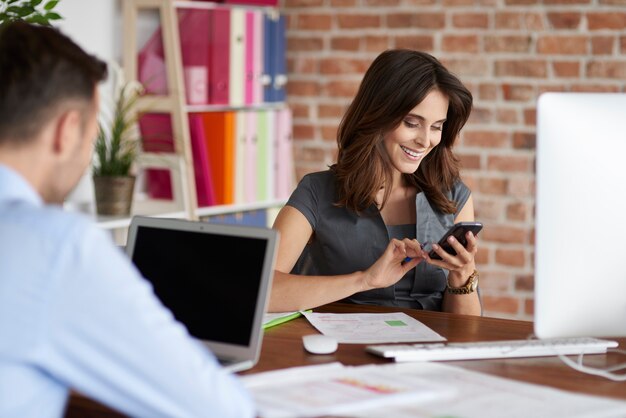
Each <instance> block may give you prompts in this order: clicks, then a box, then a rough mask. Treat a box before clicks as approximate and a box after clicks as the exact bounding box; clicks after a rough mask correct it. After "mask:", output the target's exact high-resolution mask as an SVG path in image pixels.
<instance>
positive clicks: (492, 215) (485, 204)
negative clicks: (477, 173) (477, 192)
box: [463, 176, 504, 235]
mask: <svg viewBox="0 0 626 418" xmlns="http://www.w3.org/2000/svg"><path fill="white" fill-rule="evenodd" d="M463 178H464V179H465V176H464V177H463ZM467 186H468V187H470V185H469V184H467ZM476 187H477V186H472V187H470V189H472V190H474V189H476ZM474 201H475V202H476V203H475V207H474V211H475V215H476V219H482V220H491V221H494V222H496V221H499V220H500V218H501V217H502V211H503V210H504V207H503V204H502V199H500V198H495V199H475V200H474ZM481 235H482V232H481Z"/></svg>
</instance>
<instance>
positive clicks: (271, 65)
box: [262, 13, 276, 102]
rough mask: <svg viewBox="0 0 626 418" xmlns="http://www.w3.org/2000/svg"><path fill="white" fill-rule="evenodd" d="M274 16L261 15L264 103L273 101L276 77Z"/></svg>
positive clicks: (270, 14) (271, 14)
mask: <svg viewBox="0 0 626 418" xmlns="http://www.w3.org/2000/svg"><path fill="white" fill-rule="evenodd" d="M275 19H276V15H275V14H274V13H265V14H264V15H263V77H262V84H263V100H264V101H266V102H273V101H274V89H273V88H272V83H273V80H274V76H275V75H276V68H275V65H276V61H275V60H274V59H273V58H272V57H273V56H274V42H275V41H274V38H275V37H276V36H275V33H276V24H275Z"/></svg>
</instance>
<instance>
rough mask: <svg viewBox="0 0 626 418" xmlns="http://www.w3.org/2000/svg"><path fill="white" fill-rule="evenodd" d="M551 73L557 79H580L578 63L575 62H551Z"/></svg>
mask: <svg viewBox="0 0 626 418" xmlns="http://www.w3.org/2000/svg"><path fill="white" fill-rule="evenodd" d="M552 71H554V75H555V76H557V77H580V63H579V62H577V61H559V62H553V63H552Z"/></svg>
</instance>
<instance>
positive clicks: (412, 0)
mask: <svg viewBox="0 0 626 418" xmlns="http://www.w3.org/2000/svg"><path fill="white" fill-rule="evenodd" d="M403 3H404V4H405V5H407V6H424V5H429V4H436V3H437V0H404V1H403Z"/></svg>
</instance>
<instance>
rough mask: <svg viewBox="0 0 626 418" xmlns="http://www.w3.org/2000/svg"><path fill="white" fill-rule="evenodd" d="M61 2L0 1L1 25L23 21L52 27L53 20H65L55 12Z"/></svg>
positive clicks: (31, 0) (34, 0) (35, 0)
mask: <svg viewBox="0 0 626 418" xmlns="http://www.w3.org/2000/svg"><path fill="white" fill-rule="evenodd" d="M59 1H60V0H48V1H47V2H46V3H45V4H43V5H42V3H43V0H0V24H2V23H8V22H13V21H16V20H23V21H25V22H28V23H37V24H39V25H45V26H50V22H51V21H53V20H59V19H63V18H62V17H61V16H60V15H59V14H58V13H56V12H55V11H53V9H54V8H55V7H56V5H57V4H58V3H59Z"/></svg>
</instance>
